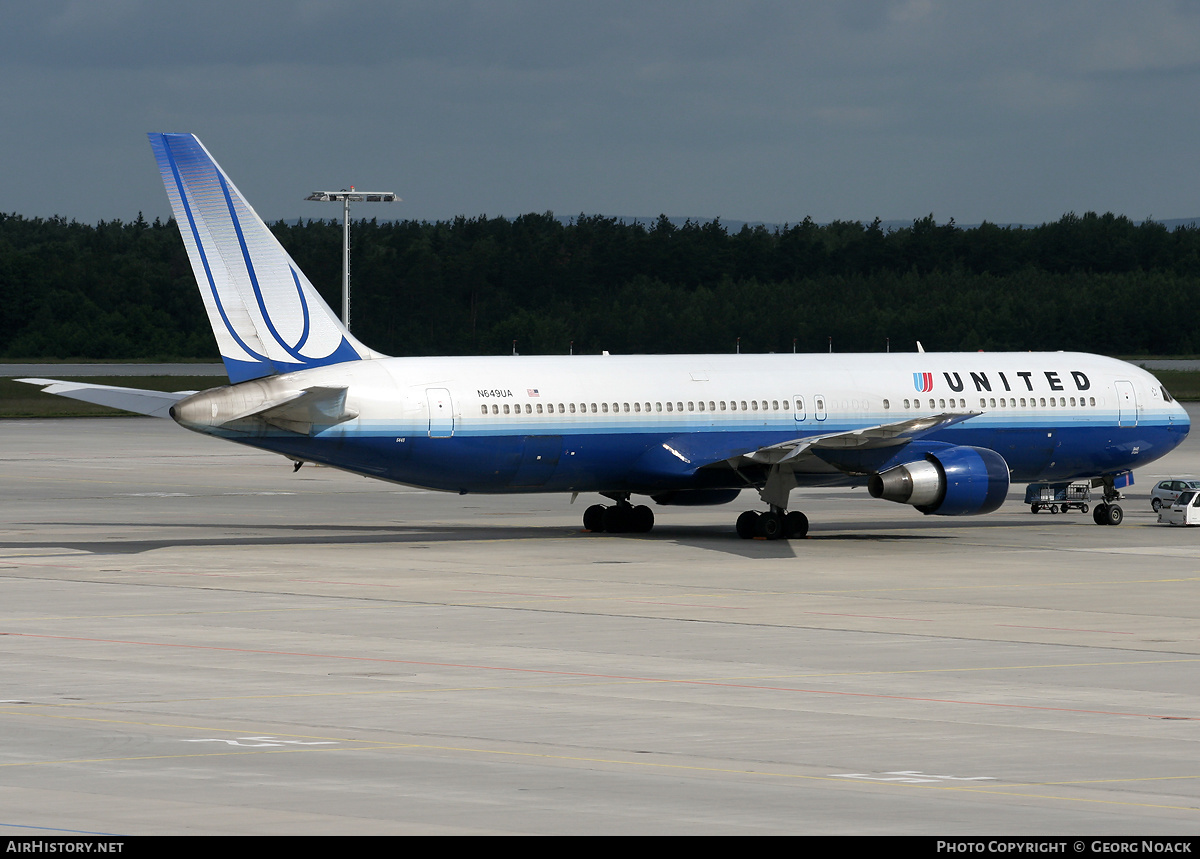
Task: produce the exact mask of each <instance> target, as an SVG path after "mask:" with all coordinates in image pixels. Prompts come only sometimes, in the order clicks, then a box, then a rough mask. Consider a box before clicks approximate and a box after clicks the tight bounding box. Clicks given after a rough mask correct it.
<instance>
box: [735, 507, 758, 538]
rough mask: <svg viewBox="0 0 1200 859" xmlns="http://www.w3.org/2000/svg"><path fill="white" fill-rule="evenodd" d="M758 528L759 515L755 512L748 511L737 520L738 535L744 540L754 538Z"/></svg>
mask: <svg viewBox="0 0 1200 859" xmlns="http://www.w3.org/2000/svg"><path fill="white" fill-rule="evenodd" d="M757 526H758V514H757V513H756V512H754V511H753V510H747V511H746V512H745V513H743V514H742V515H741V516H739V517H738V518H737V534H738V536H739V537H741V538H742V539H743V540H749V539H750V538H751V537H753V536H754V532H755V531H756V530H757Z"/></svg>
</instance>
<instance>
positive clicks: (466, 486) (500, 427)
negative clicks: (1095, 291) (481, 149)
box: [25, 133, 1190, 539]
mask: <svg viewBox="0 0 1200 859" xmlns="http://www.w3.org/2000/svg"><path fill="white" fill-rule="evenodd" d="M150 143H151V146H152V148H153V150H154V155H155V157H156V159H157V161H158V166H159V168H160V170H161V173H162V178H163V182H164V184H165V185H166V189H167V195H168V197H169V198H170V200H171V206H172V208H173V210H174V213H175V220H176V222H177V223H178V225H179V230H180V234H181V235H182V238H183V243H184V245H185V246H186V248H187V252H188V256H189V257H190V259H191V263H192V268H193V270H194V272H195V275H196V281H197V284H198V286H199V288H200V292H201V295H202V296H203V299H204V305H205V308H206V310H207V312H208V318H209V321H210V323H211V324H212V329H213V333H214V335H215V336H216V340H217V345H218V346H219V348H220V352H221V356H222V358H223V360H224V363H225V367H226V370H227V372H228V375H229V381H230V384H229V385H227V386H225V387H220V388H214V389H212V390H208V391H202V392H199V393H194V392H179V393H173V394H171V393H160V392H154V391H140V390H136V389H127V388H112V387H106V386H101V385H83V384H74V383H62V382H54V381H53V380H45V379H42V380H35V379H31V380H25V381H30V382H34V383H37V384H42V385H44V386H46V390H47V391H49V392H51V393H60V394H63V395H65V396H72V397H75V398H78V399H84V400H88V401H90V402H98V403H104V404H108V405H114V406H117V407H120V408H125V409H129V410H132V411H137V412H141V413H144V414H156V415H159V416H166V415H168V414H169V415H170V417H172V418H174V419H175V421H176V422H178V423H179V424H180V425H182V426H184V427H186V428H188V429H190V430H194V431H196V432H200V433H205V434H207V435H214V436H218V437H220V438H225V439H229V440H231V441H236V442H240V443H242V444H247V445H251V446H253V447H257V448H262V449H264V450H269V451H274V452H276V453H279V454H282V455H284V456H286V457H288V458H290V459H292V460H293V461H295V462H297V463H302V462H316V463H323V464H325V465H330V466H335V467H337V468H340V469H344V470H346V471H350V472H354V473H356V474H362V475H366V476H368V477H376V478H379V479H382V480H388V481H393V482H396V483H402V484H408V485H412V486H419V487H425V488H430V489H439V490H445V491H450V492H459V493H462V494H466V493H468V492H488V493H514V492H562V493H573V495H574V494H579V493H585V492H586V493H599V494H600V495H602V496H605V497H606V498H608V499H609V500H610V501H611V502H612V503H611V504H610V505H607V506H604V505H599V504H597V505H593V506H591V507H589V508H587V510H586V512H585V513H584V517H583V520H584V527H585V528H587V529H589V530H592V531H609V532H623V531H643V532H644V531H649V530H650V529H651V528H652V527H653V524H654V514H653V511H652V510H651V508H650V507H649V506H647V505H645V504H639V505H637V506H634V505H633V504H632V503H631V500H630V499H631V498H632V497H633V496H635V495H644V496H649V497H650V498H652V499H653V500H654V501H655V502H656V503H657V504H659V505H671V504H679V505H695V504H722V503H726V502H729V501H732V500H733V499H734V498H735V497H737V495H738V494H739V493H740V492H741V490H743V489H746V488H754V489H756V490H757V491H758V494H759V497H760V498H761V500H762V501H763V503H765V505H766V510H765V511H763V512H756V511H747V512H745V513H743V514H742V515H741V516H740V517H739V518H738V520H737V532H738V534H739V535H740V536H742V537H745V538H749V537H754V536H760V537H765V538H768V539H779V538H796V537H803V536H804V535H805V534H806V533H807V531H808V520H807V518H806V517H805V515H804V514H803V513H801V512H799V511H796V510H793V511H791V512H788V509H787V508H788V501H789V498H790V495H791V491H792V490H793V489H794V488H796V487H804V486H827V485H863V484H865V485H866V486H867V488H868V491H869V493H870V494H871V495H872V496H874V497H876V498H883V499H887V500H890V501H896V502H901V503H906V504H910V505H912V506H914V507H915V508H916V509H917V510H919V511H921V512H922V513H925V514H936V515H964V514H978V513H988V512H991V511H993V510H995V509H996V508H998V507H999V506H1000V505H1001V503H1002V502H1003V501H1004V499H1005V497H1006V495H1007V493H1008V490H1009V484H1010V482H1011V481H1021V482H1033V481H1038V482H1046V483H1051V484H1053V483H1060V484H1061V483H1067V482H1074V481H1080V480H1090V481H1091V484H1092V486H1093V487H1103V491H1104V501H1103V502H1102V503H1100V504H1097V505H1096V506H1095V508H1094V510H1093V518H1094V520H1095V521H1096V522H1097V523H1098V524H1110V525H1116V524H1119V523H1120V522H1121V520H1122V518H1123V513H1122V511H1121V507H1120V506H1119V505H1118V504H1116V503H1115V501H1116V500H1117V499H1118V498H1119V489H1120V488H1121V487H1123V486H1126V485H1128V484H1129V483H1131V482H1132V473H1131V469H1133V468H1134V467H1137V466H1141V465H1144V464H1146V463H1150V462H1153V461H1154V460H1156V459H1158V458H1159V457H1161V456H1163V455H1164V454H1166V453H1167V452H1169V451H1170V450H1172V449H1173V448H1175V447H1176V446H1177V445H1179V443H1180V442H1182V441H1183V439H1184V438H1185V437H1186V435H1187V433H1188V430H1189V429H1190V423H1189V420H1188V417H1187V414H1186V412H1185V411H1184V410H1183V409H1182V408H1181V407H1180V405H1179V404H1178V403H1177V402H1175V401H1174V400H1173V399H1172V397H1171V396H1170V394H1169V393H1167V391H1166V389H1165V388H1164V387H1163V386H1162V385H1161V384H1160V383H1159V382H1158V380H1157V379H1155V378H1154V376H1152V375H1150V374H1149V373H1147V372H1145V371H1144V370H1142V369H1140V368H1138V367H1134V366H1132V365H1130V364H1127V363H1124V362H1121V361H1117V360H1114V359H1111V358H1105V357H1100V356H1097V355H1088V354H1081V353H1067V352H1042V353H1038V352H1016V353H983V352H967V353H942V354H935V353H926V352H924V351H917V352H912V353H890V354H856V355H840V354H816V355H803V354H801V355H796V354H782V355H663V356H645V355H608V354H604V355H598V356H582V355H577V356H570V357H566V356H543V357H519V356H515V355H514V356H511V357H510V356H504V357H484V358H461V357H458V358H389V357H386V356H383V355H380V354H378V353H376V352H373V351H372V350H370V349H368V348H367V347H366V346H364V345H363V344H361V343H360V342H358V340H356V339H355V338H354V337H353V336H351V334H350V333H349V331H348V330H347V329H346V328H345V327H344V326H343V325H342V323H341V321H340V320H339V319H338V318H337V317H336V316H335V315H334V313H333V312H332V311H331V310H330V309H329V307H328V306H327V305H326V304H325V303H324V302H323V301H322V300H321V298H320V297H319V296H318V294H317V292H316V290H315V289H314V288H313V286H312V284H311V283H310V282H309V281H308V279H307V278H306V277H305V276H304V274H303V273H302V272H301V271H300V270H299V268H298V267H297V266H296V264H295V263H294V262H293V261H292V259H291V258H290V257H289V256H288V254H287V253H286V251H284V249H283V248H282V247H281V246H280V244H279V242H278V241H276V239H275V237H274V236H273V235H272V233H271V232H270V230H269V229H267V227H266V225H265V224H264V223H263V221H262V220H261V219H260V218H259V217H258V215H257V214H256V213H255V212H254V210H253V209H251V208H250V205H249V204H248V203H247V202H246V200H245V199H244V198H243V197H242V195H241V194H240V193H239V191H238V190H237V188H236V187H235V186H234V185H233V183H232V182H231V181H230V180H229V178H228V177H227V176H226V175H225V173H224V171H223V170H222V169H221V168H220V167H219V166H218V165H217V163H216V161H214V160H213V158H212V156H211V155H210V154H209V153H208V150H206V149H205V148H204V146H203V145H202V144H201V143H200V141H199V140H198V139H197V138H196V137H195V136H193V135H191V134H157V133H155V134H150ZM572 500H574V497H573V498H572Z"/></svg>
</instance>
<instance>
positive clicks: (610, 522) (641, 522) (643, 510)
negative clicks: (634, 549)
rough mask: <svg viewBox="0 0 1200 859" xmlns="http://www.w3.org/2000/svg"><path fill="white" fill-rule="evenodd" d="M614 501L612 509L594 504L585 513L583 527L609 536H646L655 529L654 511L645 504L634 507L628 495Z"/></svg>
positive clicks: (618, 497)
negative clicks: (603, 532)
mask: <svg viewBox="0 0 1200 859" xmlns="http://www.w3.org/2000/svg"><path fill="white" fill-rule="evenodd" d="M609 497H612V496H609ZM613 500H614V501H616V504H613V505H612V506H611V507H605V506H604V505H603V504H593V505H592V506H591V507H589V508H588V509H587V510H585V511H583V527H584V528H586V529H587V530H588V531H605V532H607V533H609V534H645V533H647V532H648V531H649V530H650V529H651V528H653V527H654V511H653V510H651V509H650V508H649V507H647V506H646V505H645V504H639V505H637V506H636V507H634V506H633V505H632V504H630V503H629V495H627V494H626V495H624V496H617V497H615V498H613Z"/></svg>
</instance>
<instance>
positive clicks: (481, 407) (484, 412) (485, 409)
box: [479, 406, 487, 415]
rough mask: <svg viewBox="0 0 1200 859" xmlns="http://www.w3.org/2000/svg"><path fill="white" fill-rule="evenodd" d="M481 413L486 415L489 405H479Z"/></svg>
mask: <svg viewBox="0 0 1200 859" xmlns="http://www.w3.org/2000/svg"><path fill="white" fill-rule="evenodd" d="M479 413H480V414H481V415H486V414H487V406H480V407H479Z"/></svg>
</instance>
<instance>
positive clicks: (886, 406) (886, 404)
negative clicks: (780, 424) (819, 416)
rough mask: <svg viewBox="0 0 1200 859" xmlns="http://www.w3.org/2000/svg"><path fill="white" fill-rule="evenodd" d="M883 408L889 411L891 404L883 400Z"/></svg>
mask: <svg viewBox="0 0 1200 859" xmlns="http://www.w3.org/2000/svg"><path fill="white" fill-rule="evenodd" d="M783 405H784V406H785V407H786V406H787V403H784V404H783ZM883 407H884V408H885V409H890V408H891V407H892V406H891V404H890V403H889V402H888V401H887V400H886V399H885V400H884V401H883Z"/></svg>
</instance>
